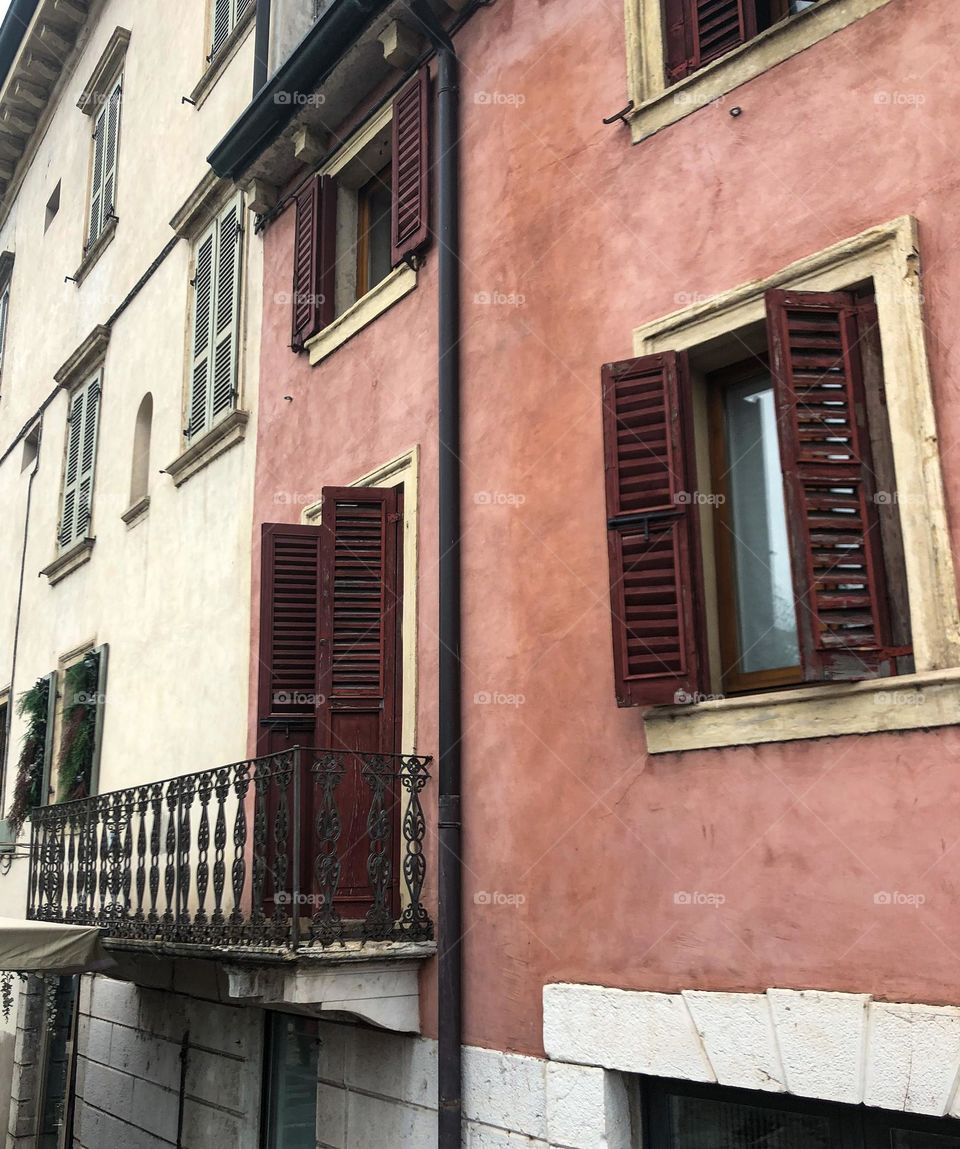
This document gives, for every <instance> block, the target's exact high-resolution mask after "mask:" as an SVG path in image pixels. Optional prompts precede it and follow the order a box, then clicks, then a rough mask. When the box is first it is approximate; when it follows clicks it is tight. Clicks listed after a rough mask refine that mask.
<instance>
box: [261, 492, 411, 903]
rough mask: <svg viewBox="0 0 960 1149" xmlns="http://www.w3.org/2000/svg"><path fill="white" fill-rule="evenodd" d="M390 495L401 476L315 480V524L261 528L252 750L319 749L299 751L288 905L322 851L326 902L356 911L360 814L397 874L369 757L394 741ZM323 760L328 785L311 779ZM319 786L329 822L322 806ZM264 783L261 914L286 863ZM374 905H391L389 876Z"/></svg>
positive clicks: (365, 880) (313, 878)
mask: <svg viewBox="0 0 960 1149" xmlns="http://www.w3.org/2000/svg"><path fill="white" fill-rule="evenodd" d="M402 497H403V496H402V488H375V487H334V488H326V489H325V490H324V492H323V503H322V512H321V525H320V526H304V525H299V524H296V525H291V524H278V523H266V524H264V526H263V535H262V564H261V569H262V582H261V594H260V601H261V634H260V692H259V718H260V728H259V739H258V750H257V753H258V755H260V756H262V755H269V754H276V753H278V752H281V751H283V750H286V749H289V748H291V747H293V746H297V745H299V746H302V747H310V748H313V749H316V750H319V751H321V752H329V754H324V753H320V754H307V753H303V754H302V755H301V778H300V795H301V817H300V841H301V850H300V857H299V858H298V860H297V865H298V866H299V879H300V880H299V887H300V891H301V894H302V895H303V896H304V897H305V898H307V900H308V904H307V908H306V909H301V917H310V916H312V914H313V913H314V911H315V909H316V908H317V906H318V905H319V903H320V901H321V896H322V887H321V883H320V880H319V878H318V874H317V864H316V863H317V858H318V856H320V854H321V853H322V852H327V853H329V852H330V851H331V850H334V851H335V855H336V859H337V861H338V862H339V865H340V875H339V882H338V886H337V896H336V899H335V909H336V911H337V913H338V914H339V915H340V917H341V918H343V919H344V920H346V921H349V920H356V919H359V918H363V917H364V916H365V915H366V913H367V912H368V911H369V909H370V907H371V906H372V905H373V903H374V895H373V891H372V887H371V877H370V868H369V865H368V863H369V860H370V856H371V838H370V834H369V823H370V819H371V818H373V819H378V818H379V819H381V820H382V819H383V818H386V819H387V820H388V827H389V834H388V837H387V841H386V850H387V851H388V852H387V856H386V859H385V860H386V863H387V864H388V865H389V866H390V867H391V868H390V874H391V876H392V877H393V878H395V877H396V876H397V874H396V871H397V865H396V859H395V857H394V855H395V853H396V850H397V843H398V829H399V806H400V802H399V793H398V789H399V787H398V783H397V780H396V778H395V777H392V776H390V772H391V765H392V764H391V763H389V762H384V761H383V760H381V761H380V762H378V761H377V759H376V757H375V756H377V755H389V754H393V753H395V752H396V751H397V750H398V748H399V747H398V731H399V717H400V685H399V684H400V673H399V669H400V618H401V602H402V587H401V575H400V571H401V569H402V563H401V562H400V551H401V538H402V534H401V532H402V520H403V516H402V510H401V508H402ZM315 765H316V769H314V766H315ZM331 770H333V771H335V772H336V774H337V775H338V780H337V781H336V785H335V788H333V790H332V792H331V790H330V789H329V788H328V787H326V786H325V785H324V781H325V779H326V778H328V776H329V772H330V771H331ZM341 772H342V773H341ZM378 773H379V774H380V776H378ZM331 794H332V800H333V803H334V805H335V809H336V815H337V819H336V822H335V823H331V820H330V818H329V817H327V816H326V815H328V814H329V813H330V810H329V805H330V801H331ZM266 795H267V824H268V834H267V865H268V880H267V883H266V890H265V895H266V904H265V907H264V908H265V910H266V911H267V912H268V913H269V912H271V911H272V908H273V904H274V895H275V894H276V893H279V892H283V893H284V894H285V895H289V893H290V891H289V889H284V890H283V891H281V889H280V887H281V886H291V887H292V877H293V875H292V873H291V872H290V870H289V866H288V865H285V864H284V860H283V858H281V857H278V850H277V838H276V834H275V833H274V832H273V827H274V825H275V823H276V818H277V814H278V804H279V788H278V787H277V786H276V785H273V784H270V783H268V785H267V791H266ZM288 801H289V796H288ZM281 821H282V819H281ZM331 833H335V834H336V841H335V845H331V842H330V835H331ZM291 838H292V835H291ZM278 874H279V875H280V876H279V877H277V875H278ZM388 908H389V910H390V912H392V913H393V914H394V915H396V913H397V912H398V911H399V905H398V890H397V884H396V881H392V882H391V889H390V893H389V906H388Z"/></svg>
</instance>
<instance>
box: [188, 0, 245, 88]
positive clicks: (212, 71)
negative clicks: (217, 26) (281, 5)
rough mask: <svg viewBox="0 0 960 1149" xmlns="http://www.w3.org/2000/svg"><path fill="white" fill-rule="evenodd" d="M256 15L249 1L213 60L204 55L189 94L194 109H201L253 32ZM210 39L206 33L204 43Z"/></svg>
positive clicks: (207, 42)
mask: <svg viewBox="0 0 960 1149" xmlns="http://www.w3.org/2000/svg"><path fill="white" fill-rule="evenodd" d="M256 14H257V5H256V2H255V0H250V3H249V4H248V5H247V7H246V9H245V10H244V11H243V12H242V13H241V15H240V19H239V20H238V21H237V23H236V24H235V25H234V27H233V28H232V29H231V31H230V35H229V36H227V38H226V40H224V42H223V44H222V45H221V47H220V48H219V49H218V51H217V53H216V55H215V56H214V57H213V59H210V57H209V56H208V55H206V54H205V55H204V62H205V65H206V66H205V68H204V71H203V75H202V76H201V77H200V79H199V80H198V81H197V83H196V84H195V85H194V88H193V91H192V92H191V93H190V100H191V101H192V102H193V106H194V107H195V108H197V109H199V108H202V107H203V105H204V103H205V101H206V99H207V97H208V96H209V95H210V93H211V92H212V91H213V89H214V87H215V86H216V83H217V81H218V80H219V79H220V77H221V76H222V75H223V73H224V72H225V71H226V70H227V66H228V65H229V64H230V61H231V60H232V59H233V58H234V56H236V54H237V52H239V51H240V47H241V45H242V44H243V43H244V41H245V40H246V38H247V36H248V35H249V33H250V32H251V31H252V30H253V26H254V23H255V17H256ZM208 18H209V17H208ZM210 39H211V37H210V34H209V32H208V34H207V35H206V37H205V40H204V42H205V43H206V44H207V45H209V44H210Z"/></svg>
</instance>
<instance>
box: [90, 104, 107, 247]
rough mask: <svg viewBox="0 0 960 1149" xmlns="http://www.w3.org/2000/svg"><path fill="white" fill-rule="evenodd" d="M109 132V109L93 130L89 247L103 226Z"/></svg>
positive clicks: (100, 113) (102, 113) (101, 113)
mask: <svg viewBox="0 0 960 1149" xmlns="http://www.w3.org/2000/svg"><path fill="white" fill-rule="evenodd" d="M106 131H107V109H106V108H103V109H102V110H101V111H100V112H99V114H98V115H97V119H96V123H95V125H94V129H93V167H92V171H91V174H90V220H89V226H88V228H87V246H88V247H89V246H90V244H92V243H94V242H95V241H96V239H97V237H98V236H99V234H100V230H101V228H102V226H103V175H104V171H103V157H104V143H105V136H106Z"/></svg>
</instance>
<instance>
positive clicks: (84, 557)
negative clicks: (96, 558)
mask: <svg viewBox="0 0 960 1149" xmlns="http://www.w3.org/2000/svg"><path fill="white" fill-rule="evenodd" d="M96 541H97V540H96V539H81V540H80V541H79V542H78V543H74V544H73V545H72V546H71V547H69V548H68V549H67V550H65V551H64V552H63V554H61V555H57V557H56V558H55V559H54V560H53V562H52V563H48V564H47V565H46V566H45V567H44V568H43V570H42V571H41V572H40V573H41V574H42V575H46V576H47V578H48V579H49V580H50V585H51V586H56V585H57V583H58V582H60V581H61V580H62V579H65V578H66V577H67V575H68V574H70V573H71V572H72V571H75V570H76V569H77V567H82V566H83V564H84V563H88V562H89V561H90V557H91V555H92V554H93V544H94V543H95V542H96Z"/></svg>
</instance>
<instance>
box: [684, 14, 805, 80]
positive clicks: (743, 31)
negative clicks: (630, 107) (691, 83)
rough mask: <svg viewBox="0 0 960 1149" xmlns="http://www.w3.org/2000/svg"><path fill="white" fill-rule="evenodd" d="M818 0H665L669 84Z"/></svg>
mask: <svg viewBox="0 0 960 1149" xmlns="http://www.w3.org/2000/svg"><path fill="white" fill-rule="evenodd" d="M816 2H817V0H662V3H663V38H664V60H665V65H666V75H667V83H668V84H670V83H674V82H675V81H677V80H682V79H683V77H684V76H688V75H689V74H690V73H691V72H695V71H697V69H698V68H702V67H704V66H705V65H706V64H709V63H711V62H712V61H713V60H718V59H719V58H720V57H721V56H724V55H726V53H727V52H731V51H732V50H733V49H734V48H738V47H739V46H740V45H741V44H745V43H747V41H748V40H752V39H753V38H754V37H755V36H757V35H758V34H759V33H760V32H763V31H765V30H766V29H767V28H770V27H772V26H773V25H774V24H776V23H778V22H779V21H780V20H783V19H785V18H786V17H787V16H793V15H797V14H798V13H800V12H802V11H804V10H805V9H807V8H810V7H812V6H813V5H814V4H815V3H816Z"/></svg>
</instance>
